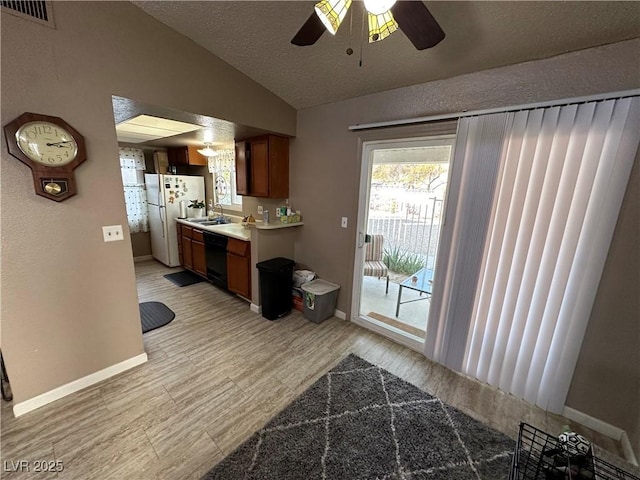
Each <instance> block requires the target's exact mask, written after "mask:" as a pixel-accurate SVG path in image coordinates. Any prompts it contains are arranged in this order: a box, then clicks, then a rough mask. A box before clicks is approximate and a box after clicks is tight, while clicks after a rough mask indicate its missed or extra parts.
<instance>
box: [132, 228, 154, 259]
mask: <svg viewBox="0 0 640 480" xmlns="http://www.w3.org/2000/svg"><path fill="white" fill-rule="evenodd" d="M131 252H132V254H133V258H136V257H146V256H148V255H151V234H150V233H149V232H140V233H132V234H131Z"/></svg>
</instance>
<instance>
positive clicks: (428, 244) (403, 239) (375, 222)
mask: <svg viewBox="0 0 640 480" xmlns="http://www.w3.org/2000/svg"><path fill="white" fill-rule="evenodd" d="M372 193H373V192H372ZM426 197H427V196H426V194H425V199H424V201H423V202H411V203H409V202H404V203H400V202H397V201H392V202H391V203H390V202H384V203H380V202H378V203H376V204H374V203H373V202H372V203H371V209H370V211H369V221H368V225H367V233H369V234H374V233H375V234H382V235H384V238H385V250H391V249H394V248H397V249H400V250H402V251H403V252H408V253H411V254H414V255H416V256H420V257H421V258H422V259H423V264H424V266H426V267H427V268H435V258H436V255H437V252H438V242H439V239H440V229H441V222H442V216H443V211H442V209H443V205H444V201H443V200H442V199H440V198H437V197H431V198H426Z"/></svg>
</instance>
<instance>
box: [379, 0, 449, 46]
mask: <svg viewBox="0 0 640 480" xmlns="http://www.w3.org/2000/svg"><path fill="white" fill-rule="evenodd" d="M391 13H393V18H395V19H396V22H398V26H399V27H400V29H401V30H402V31H403V32H404V34H405V35H406V36H407V37H408V38H409V40H411V43H413V45H414V46H415V47H416V48H417V49H418V50H424V49H425V48H431V47H435V46H436V45H437V44H438V43H440V42H441V41H442V39H443V38H444V31H442V28H440V25H438V22H437V21H436V19H435V18H433V15H431V12H430V11H429V10H428V9H427V6H426V5H425V4H424V3H422V2H421V1H413V0H412V1H401V2H396V3H395V4H394V5H393V7H391Z"/></svg>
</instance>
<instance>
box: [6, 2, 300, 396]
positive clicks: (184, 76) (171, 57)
mask: <svg viewBox="0 0 640 480" xmlns="http://www.w3.org/2000/svg"><path fill="white" fill-rule="evenodd" d="M53 8H54V16H55V20H56V25H57V28H56V29H51V28H47V27H43V26H40V25H38V24H36V23H33V22H29V21H26V20H22V19H20V18H17V17H15V16H13V15H9V14H6V13H4V12H3V13H2V32H1V35H2V37H1V38H2V124H3V125H4V124H6V123H8V122H9V121H11V120H13V119H14V118H15V117H17V116H18V115H20V114H22V113H23V112H36V113H43V114H49V115H56V116H60V117H62V118H64V119H65V120H66V121H67V122H69V123H70V124H71V125H72V126H74V127H75V128H76V129H77V130H79V131H80V133H81V134H83V135H84V138H85V141H86V145H87V154H88V160H87V161H86V162H85V163H84V164H82V165H81V166H80V167H79V168H78V169H77V170H76V179H77V181H78V185H79V187H78V189H79V193H78V195H76V196H74V197H72V198H70V199H68V200H66V201H64V202H62V203H56V202H52V201H50V200H46V199H44V198H42V197H38V196H36V195H35V194H34V191H33V184H32V177H31V173H30V171H29V169H28V168H26V167H25V166H24V165H23V164H21V163H20V162H18V161H17V160H16V159H14V158H13V157H11V156H10V155H8V153H7V151H6V143H5V141H4V139H3V141H2V164H1V168H2V179H1V192H0V198H1V201H2V212H1V213H2V218H1V222H2V223H1V226H2V252H1V260H2V278H1V287H2V290H1V291H2V307H1V308H2V310H1V315H2V316H1V319H2V323H1V326H2V351H3V354H4V356H5V360H6V364H7V368H8V370H9V375H10V377H11V383H12V387H13V393H14V399H15V402H23V401H25V400H27V399H30V398H32V397H34V396H36V395H39V394H42V393H44V392H47V391H50V390H52V389H53V388H56V387H58V386H61V385H64V384H66V383H69V382H71V381H73V380H76V379H78V378H81V377H84V376H86V375H88V374H91V373H93V372H96V371H98V370H101V369H103V368H106V367H109V366H111V365H114V364H116V363H118V362H121V361H123V360H126V359H129V358H131V357H134V356H136V355H138V354H140V353H142V352H143V344H142V337H141V333H140V319H139V313H138V298H137V294H136V285H135V276H134V269H133V261H132V255H131V252H132V246H131V240H130V237H129V236H128V235H125V240H124V241H122V242H112V243H103V241H102V230H101V227H102V226H103V225H115V224H120V225H123V226H125V228H126V224H127V219H126V214H125V208H124V197H123V195H122V182H121V179H120V172H119V164H118V144H117V142H116V136H115V128H114V122H113V112H112V106H111V95H112V94H115V95H120V96H124V97H128V98H132V99H135V100H138V101H141V102H143V103H147V104H152V105H162V106H166V107H170V108H175V109H178V110H182V111H188V112H193V113H201V114H205V115H210V116H213V117H217V118H222V119H227V120H230V121H234V122H237V123H240V124H243V125H247V126H253V127H258V128H264V129H266V130H270V131H275V132H278V133H282V134H295V122H296V118H295V111H294V110H293V109H292V108H291V107H290V106H288V105H287V104H286V103H284V102H283V101H281V100H280V99H279V98H277V97H275V96H274V95H273V94H271V93H270V92H268V91H267V90H265V89H263V88H262V87H260V86H259V85H257V84H256V83H255V82H253V81H252V80H251V79H249V78H247V77H245V76H244V75H242V74H240V73H239V72H238V71H237V70H235V69H233V68H231V67H230V66H228V65H227V64H225V63H224V62H222V61H221V60H220V59H218V58H216V57H214V56H212V55H211V54H209V53H208V52H206V51H205V50H204V49H202V48H200V47H198V46H197V45H195V44H194V43H193V42H192V41H190V40H188V39H187V38H185V37H182V36H180V35H178V34H177V33H175V32H173V31H172V30H170V29H168V28H167V27H165V26H163V25H161V24H160V23H158V22H157V21H156V20H154V19H153V18H151V17H149V16H148V15H146V14H144V13H143V12H141V11H140V10H139V9H137V8H136V7H134V6H133V5H132V4H130V3H128V2H53Z"/></svg>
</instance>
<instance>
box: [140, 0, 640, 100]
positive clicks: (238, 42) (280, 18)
mask: <svg viewBox="0 0 640 480" xmlns="http://www.w3.org/2000/svg"><path fill="white" fill-rule="evenodd" d="M133 3H134V4H136V5H137V6H138V7H140V8H141V9H143V10H144V11H146V12H147V13H149V14H150V15H152V16H153V17H155V18H156V19H158V20H159V21H161V22H162V23H164V24H166V25H168V26H169V27H171V28H173V29H174V30H176V31H178V32H180V33H182V34H183V35H185V36H187V37H189V38H191V39H192V40H193V41H195V42H196V43H198V44H199V45H201V46H203V47H204V48H206V49H208V50H209V51H211V52H212V53H214V54H215V55H216V56H218V57H220V58H222V59H223V60H225V61H226V62H227V63H229V64H230V65H232V66H234V67H235V68H237V69H238V70H240V71H241V72H243V73H245V74H246V75H248V76H249V77H251V78H252V79H254V80H255V81H257V82H258V83H260V84H261V85H263V86H264V87H266V88H267V89H269V90H270V91H272V92H273V93H275V94H276V95H278V96H279V97H281V98H282V99H284V100H285V101H286V102H287V103H289V104H290V105H292V106H293V107H295V108H296V109H302V108H306V107H311V106H315V105H319V104H323V103H329V102H333V101H337V100H342V99H347V98H352V97H357V96H360V95H365V94H368V93H374V92H380V91H383V90H388V89H392V88H397V87H403V86H407V85H414V84H419V83H425V82H428V81H431V80H437V79H443V78H449V77H453V76H456V75H461V74H465V73H470V72H475V71H481V70H486V69H489V68H494V67H499V66H504V65H510V64H515V63H521V62H526V61H531V60H536V59H540V58H547V57H551V56H555V55H559V54H562V53H566V52H570V51H574V50H580V49H584V48H589V47H593V46H597V45H604V44H608V43H614V42H618V41H621V40H626V39H630V38H636V37H640V2H637V1H631V2H610V1H604V2H591V1H580V2H569V1H566V2H565V1H560V2H558V1H543V2H529V1H520V2H517V1H513V2H504V1H499V2H491V1H475V2H466V1H441V2H438V1H437V2H431V1H427V2H425V4H426V5H427V7H428V8H429V10H430V11H431V13H432V14H433V16H434V17H435V18H436V19H437V21H438V23H439V24H440V25H441V27H442V28H443V30H444V31H445V33H446V37H445V39H444V40H443V41H442V42H441V43H440V44H438V45H437V46H435V47H434V48H432V49H428V50H423V51H418V50H416V49H415V48H414V47H413V45H412V44H411V43H410V42H409V40H408V39H407V37H406V36H404V34H403V33H402V32H401V31H397V32H395V33H394V34H392V35H391V36H390V37H388V38H386V39H384V40H383V41H380V42H377V43H374V44H368V43H366V41H365V42H362V38H363V33H362V26H363V18H364V16H363V5H362V4H361V2H358V1H354V2H353V4H352V6H351V9H350V10H351V11H350V14H348V15H347V17H346V19H345V21H344V22H343V24H342V26H341V27H340V29H339V30H338V33H337V34H336V35H335V36H332V35H330V34H329V33H328V32H325V33H324V34H323V35H322V37H321V38H320V40H319V41H318V42H317V43H316V44H315V45H311V46H308V47H297V46H294V45H292V44H291V43H290V41H291V38H292V37H293V36H294V35H295V34H296V32H297V31H298V29H299V28H300V27H301V26H302V24H303V23H304V22H305V20H306V19H307V18H308V17H309V15H310V14H311V13H312V12H313V6H314V2H308V1H304V2H296V1H278V2H274V1H257V2H254V1H233V2H225V1H203V2H192V1H162V2H160V1H134V2H133ZM349 47H351V48H352V49H353V50H354V53H353V54H352V55H347V53H346V50H347V48H349ZM361 58H362V66H359V63H360V59H361Z"/></svg>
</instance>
